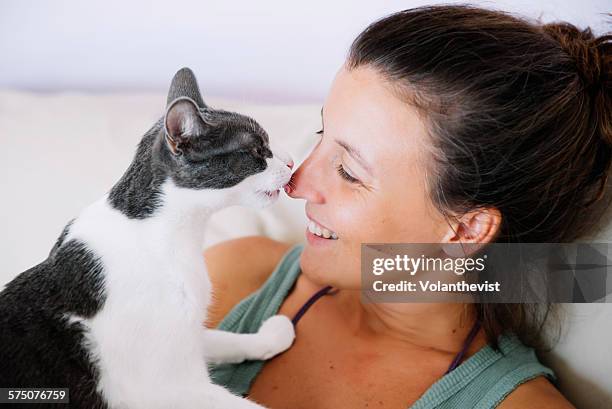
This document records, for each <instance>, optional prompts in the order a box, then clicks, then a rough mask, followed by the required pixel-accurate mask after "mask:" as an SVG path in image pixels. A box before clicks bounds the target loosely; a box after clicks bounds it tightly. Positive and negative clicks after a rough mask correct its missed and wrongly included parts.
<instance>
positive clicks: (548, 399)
mask: <svg viewBox="0 0 612 409" xmlns="http://www.w3.org/2000/svg"><path fill="white" fill-rule="evenodd" d="M497 407H498V409H531V408H533V409H576V408H575V407H574V406H573V405H572V404H571V403H570V402H569V401H568V400H567V399H565V397H564V396H563V395H562V394H561V392H559V391H558V390H557V389H556V388H555V387H554V386H553V384H551V383H550V382H549V381H548V380H547V379H546V378H545V377H544V376H538V377H537V378H534V379H532V380H530V381H527V382H525V383H524V384H522V385H520V386H519V387H517V388H516V389H515V390H514V391H513V392H511V393H510V394H509V395H508V396H507V397H506V398H505V399H504V400H503V401H502V402H501V403H500V404H499V405H498V406H497Z"/></svg>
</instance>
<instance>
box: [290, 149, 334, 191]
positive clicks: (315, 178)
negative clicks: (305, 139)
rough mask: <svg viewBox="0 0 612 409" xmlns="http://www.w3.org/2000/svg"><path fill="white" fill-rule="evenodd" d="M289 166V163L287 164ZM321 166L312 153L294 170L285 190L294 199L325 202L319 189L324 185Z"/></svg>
mask: <svg viewBox="0 0 612 409" xmlns="http://www.w3.org/2000/svg"><path fill="white" fill-rule="evenodd" d="M287 166H289V165H287ZM318 169H319V167H318V166H317V163H316V161H313V158H312V155H311V156H309V157H308V158H306V160H305V161H304V162H303V163H302V164H301V165H300V166H299V167H298V168H297V169H296V170H295V172H293V175H292V176H291V180H290V181H289V183H288V184H287V188H286V189H285V192H286V193H287V195H289V196H290V197H292V198H294V199H305V200H307V201H309V202H312V203H323V202H324V201H325V200H324V197H323V195H322V194H321V191H320V190H319V189H320V187H321V185H322V183H321V182H322V180H321V175H319V174H318Z"/></svg>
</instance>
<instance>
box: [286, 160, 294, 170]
mask: <svg viewBox="0 0 612 409" xmlns="http://www.w3.org/2000/svg"><path fill="white" fill-rule="evenodd" d="M293 165H294V164H293V160H292V159H289V162H287V166H289V169H293Z"/></svg>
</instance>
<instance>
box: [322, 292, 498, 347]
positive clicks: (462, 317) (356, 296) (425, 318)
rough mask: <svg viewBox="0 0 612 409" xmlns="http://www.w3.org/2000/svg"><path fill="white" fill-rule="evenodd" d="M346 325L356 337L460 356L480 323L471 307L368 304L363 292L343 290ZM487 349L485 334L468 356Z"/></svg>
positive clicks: (341, 303) (339, 299) (341, 305)
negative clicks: (474, 327) (459, 353)
mask: <svg viewBox="0 0 612 409" xmlns="http://www.w3.org/2000/svg"><path fill="white" fill-rule="evenodd" d="M334 297H335V298H337V303H338V306H339V308H340V310H341V313H342V314H343V315H344V316H345V320H344V322H346V325H347V326H349V330H350V331H351V332H353V333H354V334H355V335H356V336H364V337H376V338H380V339H383V338H386V339H389V340H393V341H397V342H400V343H403V344H405V345H406V346H407V347H411V348H417V349H423V350H428V351H431V350H437V351H439V352H443V353H449V354H456V353H457V352H459V351H460V350H461V349H462V347H463V345H464V342H465V340H466V338H467V337H468V334H469V333H470V331H471V330H472V328H473V326H474V324H475V322H476V312H475V310H474V308H473V305H471V304H457V303H455V304H453V303H427V304H421V303H385V304H383V303H364V302H363V301H362V300H361V297H360V292H359V291H351V290H340V291H339V292H338V293H337V294H336V295H335V296H334ZM484 345H486V337H485V335H484V332H483V331H482V330H480V331H479V333H478V334H477V335H476V338H474V340H473V342H472V343H471V345H470V347H469V349H468V351H467V354H466V356H469V355H471V354H472V353H474V352H476V351H478V350H479V349H480V348H482V347H483V346H484Z"/></svg>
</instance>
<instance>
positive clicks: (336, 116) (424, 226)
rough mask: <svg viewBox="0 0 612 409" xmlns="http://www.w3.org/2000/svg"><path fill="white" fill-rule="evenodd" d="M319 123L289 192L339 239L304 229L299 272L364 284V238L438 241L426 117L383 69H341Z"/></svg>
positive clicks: (444, 227) (325, 280)
mask: <svg viewBox="0 0 612 409" xmlns="http://www.w3.org/2000/svg"><path fill="white" fill-rule="evenodd" d="M322 123H323V133H322V134H321V135H320V137H321V139H320V141H319V142H318V144H317V145H316V147H315V148H314V149H313V151H312V152H311V153H310V155H309V156H308V158H306V160H305V161H304V162H303V163H302V165H301V166H300V167H299V168H298V169H297V170H296V171H295V173H294V175H293V178H292V180H293V185H294V188H293V189H292V191H290V192H289V195H290V196H291V197H294V198H301V199H305V200H306V214H307V216H308V218H309V219H310V220H312V221H314V222H315V223H317V224H318V225H320V226H322V227H324V228H327V229H328V230H329V231H330V232H333V234H334V236H337V239H333V236H332V238H329V239H326V238H322V237H318V236H315V235H313V234H312V233H310V232H309V231H308V228H307V229H306V236H307V244H306V246H305V248H304V251H303V253H302V256H301V267H302V272H303V273H304V274H305V275H306V276H308V277H309V278H310V279H311V280H312V281H314V282H316V283H318V284H321V285H333V286H335V287H337V288H344V289H359V288H360V283H361V276H360V257H361V256H360V254H361V252H360V248H361V243H381V242H390V243H402V242H404V243H410V242H412V243H439V242H440V240H441V239H442V237H443V236H444V235H445V234H446V232H447V231H448V229H449V226H448V224H447V223H446V222H445V220H444V218H443V217H442V215H441V214H440V213H439V212H438V211H437V210H436V209H435V208H434V206H433V204H432V203H431V200H430V199H429V196H428V194H427V193H426V184H425V177H426V173H425V169H424V166H423V163H426V161H427V156H426V154H425V151H424V150H423V149H422V146H424V145H426V144H428V143H429V137H428V136H427V135H426V131H425V126H424V123H423V122H422V120H421V119H420V118H419V116H418V115H417V111H416V109H415V108H413V107H412V106H410V105H409V104H407V103H406V102H403V101H401V100H400V99H398V98H397V97H396V96H395V95H394V94H393V93H392V91H391V90H390V88H389V85H388V84H386V83H385V82H384V79H383V78H382V76H381V75H380V74H378V73H377V72H376V71H375V70H373V69H372V68H369V67H361V68H356V69H354V70H350V71H348V70H346V69H345V68H344V67H343V68H341V69H340V71H339V72H338V73H337V75H336V77H335V79H334V82H333V84H332V87H331V90H330V92H329V95H328V96H327V99H326V101H325V105H324V106H323V110H322ZM315 230H316V229H315Z"/></svg>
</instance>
